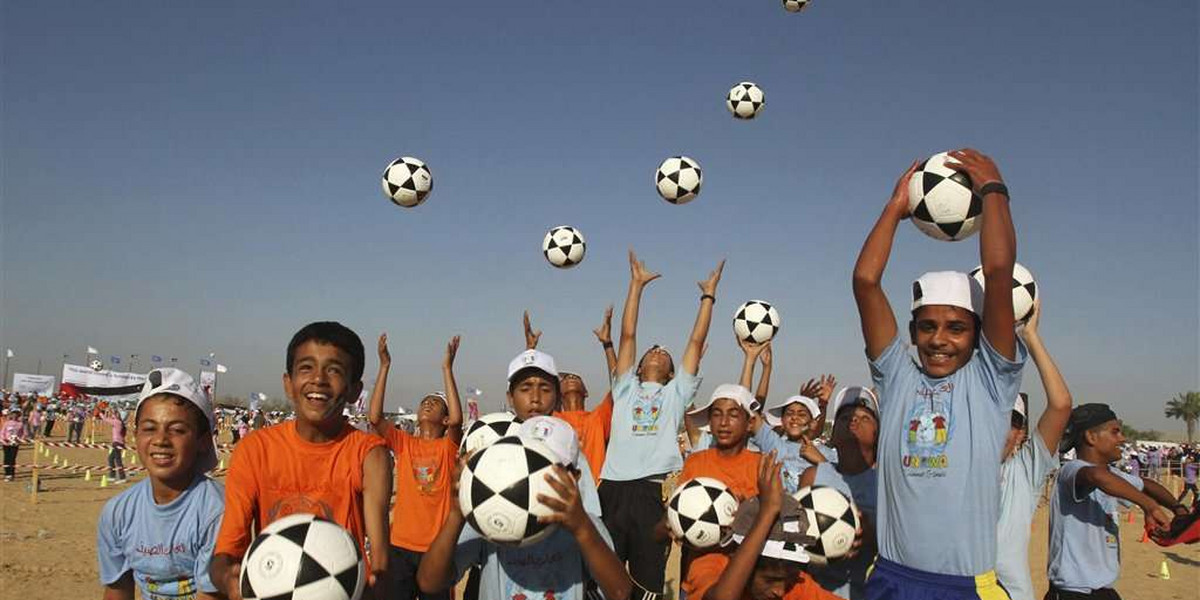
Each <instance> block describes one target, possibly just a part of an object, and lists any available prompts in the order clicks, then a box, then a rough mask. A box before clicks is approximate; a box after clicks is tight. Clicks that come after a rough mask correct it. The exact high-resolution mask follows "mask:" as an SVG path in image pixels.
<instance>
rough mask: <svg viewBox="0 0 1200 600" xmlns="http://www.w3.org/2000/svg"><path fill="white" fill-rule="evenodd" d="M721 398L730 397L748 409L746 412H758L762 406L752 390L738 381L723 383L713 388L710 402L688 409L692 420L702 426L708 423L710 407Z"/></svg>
mask: <svg viewBox="0 0 1200 600" xmlns="http://www.w3.org/2000/svg"><path fill="white" fill-rule="evenodd" d="M720 398H728V399H730V400H733V401H734V402H737V403H738V405H739V406H741V407H742V408H744V409H746V412H748V413H750V414H755V413H757V412H758V409H759V408H760V405H759V403H758V399H757V398H755V397H754V394H752V393H750V390H748V389H746V388H745V387H743V386H740V385H738V384H736V383H722V384H721V385H718V386H717V389H715V390H713V393H712V396H711V397H710V398H709V399H708V402H705V403H704V404H698V405H696V406H695V407H694V408H692V410H689V411H688V413H687V414H689V415H692V422H693V423H695V424H696V425H697V426H701V427H702V426H704V425H707V424H708V407H710V406H712V405H713V402H716V401H717V400H718V399H720Z"/></svg>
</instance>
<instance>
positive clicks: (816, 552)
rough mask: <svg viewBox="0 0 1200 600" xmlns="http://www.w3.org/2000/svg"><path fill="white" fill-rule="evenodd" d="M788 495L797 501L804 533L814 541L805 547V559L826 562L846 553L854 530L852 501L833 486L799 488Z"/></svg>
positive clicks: (820, 562)
mask: <svg viewBox="0 0 1200 600" xmlns="http://www.w3.org/2000/svg"><path fill="white" fill-rule="evenodd" d="M792 497H794V498H795V499H796V501H797V502H799V503H800V508H801V510H803V511H804V512H805V516H806V517H807V523H808V531H807V533H808V534H809V535H811V536H813V537H815V538H817V541H816V542H814V543H813V544H812V545H811V546H806V547H805V550H808V554H809V559H810V561H811V562H812V563H814V564H818V565H824V564H828V563H829V561H830V560H834V559H838V558H841V557H843V556H845V555H846V554H847V553H848V552H850V548H851V547H852V546H853V545H854V538H855V532H856V531H857V530H858V527H859V521H858V511H857V509H856V508H855V506H854V501H853V500H851V499H850V498H847V497H846V495H845V494H843V493H841V492H839V491H838V490H837V489H835V488H831V487H829V486H824V485H814V486H809V487H802V488H800V489H798V490H796V493H795V494H792Z"/></svg>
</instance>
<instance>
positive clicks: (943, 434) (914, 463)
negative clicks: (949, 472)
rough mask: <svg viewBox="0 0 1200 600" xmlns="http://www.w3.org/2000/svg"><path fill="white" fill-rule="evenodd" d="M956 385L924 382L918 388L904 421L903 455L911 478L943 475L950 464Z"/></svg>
mask: <svg viewBox="0 0 1200 600" xmlns="http://www.w3.org/2000/svg"><path fill="white" fill-rule="evenodd" d="M953 391H954V384H953V383H951V382H949V381H944V382H941V383H939V384H937V385H935V386H932V387H931V386H927V385H924V384H921V387H920V388H918V389H917V390H916V395H917V401H916V402H915V403H914V404H913V406H912V408H911V409H910V410H909V411H908V418H907V419H906V420H905V421H904V424H905V428H906V430H905V432H904V438H903V439H904V453H903V456H902V458H901V460H902V461H903V465H904V474H905V475H907V476H909V477H944V476H945V475H946V472H945V469H946V468H947V467H949V466H950V459H949V457H947V456H946V444H947V443H949V441H950V425H951V414H950V394H951V392H953Z"/></svg>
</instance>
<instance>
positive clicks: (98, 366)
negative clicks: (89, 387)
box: [88, 358, 104, 371]
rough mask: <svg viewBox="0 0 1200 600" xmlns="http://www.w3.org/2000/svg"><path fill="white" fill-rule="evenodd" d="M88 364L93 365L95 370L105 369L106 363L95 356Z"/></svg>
mask: <svg viewBox="0 0 1200 600" xmlns="http://www.w3.org/2000/svg"><path fill="white" fill-rule="evenodd" d="M88 366H89V367H91V368H92V370H93V371H103V370H104V363H102V362H100V359H98V358H93V359H92V362H89V363H88Z"/></svg>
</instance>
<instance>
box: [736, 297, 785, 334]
mask: <svg viewBox="0 0 1200 600" xmlns="http://www.w3.org/2000/svg"><path fill="white" fill-rule="evenodd" d="M779 325H780V321H779V311H777V310H775V307H774V306H771V303H770V302H765V301H763V300H751V301H749V302H746V303H745V304H742V305H741V306H739V307H738V309H737V312H735V313H733V334H734V335H736V336H737V337H738V339H739V340H744V341H747V342H754V343H757V344H761V343H763V342H766V341H769V340H770V339H771V338H773V337H775V334H776V333H778V332H779Z"/></svg>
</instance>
